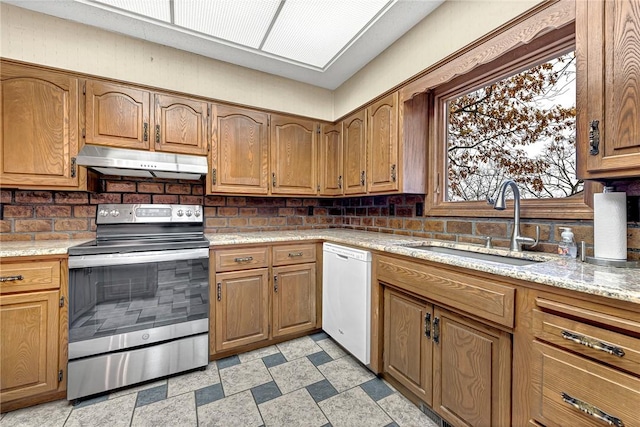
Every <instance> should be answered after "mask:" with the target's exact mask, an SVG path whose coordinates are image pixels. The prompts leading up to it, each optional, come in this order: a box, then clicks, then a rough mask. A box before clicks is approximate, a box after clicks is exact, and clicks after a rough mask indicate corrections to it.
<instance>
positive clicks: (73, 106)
mask: <svg viewBox="0 0 640 427" xmlns="http://www.w3.org/2000/svg"><path fill="white" fill-rule="evenodd" d="M1 65H2V66H1V67H0V75H1V79H2V83H1V86H0V98H1V101H0V102H1V105H0V182H2V186H3V187H20V188H60V189H68V190H83V189H86V172H85V169H84V168H78V167H77V166H76V164H75V156H76V155H77V153H78V147H79V141H78V132H79V126H78V123H79V122H78V114H79V107H78V105H79V104H78V102H79V99H78V96H79V95H78V90H79V84H78V80H77V79H76V78H75V77H71V76H67V75H64V74H59V73H55V72H49V71H43V70H40V69H37V68H31V67H27V66H22V65H17V64H11V63H5V62H3V63H2V64H1Z"/></svg>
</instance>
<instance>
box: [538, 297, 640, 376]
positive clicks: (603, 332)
mask: <svg viewBox="0 0 640 427" xmlns="http://www.w3.org/2000/svg"><path fill="white" fill-rule="evenodd" d="M533 330H534V334H535V336H536V337H537V338H539V339H540V340H543V341H547V342H550V343H552V344H555V345H557V346H559V347H562V348H565V349H567V350H571V351H574V352H576V353H580V354H584V355H586V356H589V357H592V358H595V359H597V360H599V361H602V362H605V363H607V364H610V365H613V366H616V367H618V368H621V369H625V370H627V371H629V372H631V373H634V374H637V375H640V339H637V338H634V337H630V336H628V335H624V334H620V333H617V332H613V331H609V330H607V329H603V328H599V327H597V326H593V325H590V324H587V323H583V322H580V321H577V320H572V319H567V318H565V317H561V316H556V315H553V314H550V313H545V312H543V311H540V310H534V311H533Z"/></svg>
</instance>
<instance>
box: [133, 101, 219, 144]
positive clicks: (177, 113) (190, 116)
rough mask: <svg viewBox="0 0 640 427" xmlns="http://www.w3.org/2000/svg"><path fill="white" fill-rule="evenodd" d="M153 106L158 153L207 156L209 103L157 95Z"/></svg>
mask: <svg viewBox="0 0 640 427" xmlns="http://www.w3.org/2000/svg"><path fill="white" fill-rule="evenodd" d="M154 105H155V114H154V138H155V149H156V151H166V152H170V153H181V154H196V155H198V154H199V155H205V154H207V148H208V144H207V135H208V133H207V107H208V105H207V103H206V102H204V101H198V100H195V99H188V98H182V97H178V96H169V95H161V94H155V95H154ZM143 126H144V125H143ZM143 130H144V129H143Z"/></svg>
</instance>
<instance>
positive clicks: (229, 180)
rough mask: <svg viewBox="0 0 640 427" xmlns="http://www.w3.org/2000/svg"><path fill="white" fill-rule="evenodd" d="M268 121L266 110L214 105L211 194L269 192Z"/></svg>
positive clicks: (209, 190)
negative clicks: (259, 110)
mask: <svg viewBox="0 0 640 427" xmlns="http://www.w3.org/2000/svg"><path fill="white" fill-rule="evenodd" d="M268 120H269V115H268V114H266V113H261V112H258V111H252V110H245V109H240V108H234V107H226V106H222V105H213V106H212V121H211V125H212V132H211V133H212V145H211V153H210V164H211V168H212V170H211V174H210V175H209V176H208V178H207V192H208V193H209V194H210V193H240V194H267V192H268V191H269V186H268V173H269V172H268V167H269V146H268V141H269V129H268Z"/></svg>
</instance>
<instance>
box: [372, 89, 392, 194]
mask: <svg viewBox="0 0 640 427" xmlns="http://www.w3.org/2000/svg"><path fill="white" fill-rule="evenodd" d="M367 126H368V129H367V131H368V134H367V141H368V144H367V148H368V150H367V158H368V167H367V171H368V177H367V191H369V192H370V193H380V192H389V191H395V190H398V188H399V187H398V92H395V93H393V94H391V95H389V96H387V97H386V98H383V99H381V100H379V101H378V102H375V103H374V104H373V105H371V106H370V107H369V108H367Z"/></svg>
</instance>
